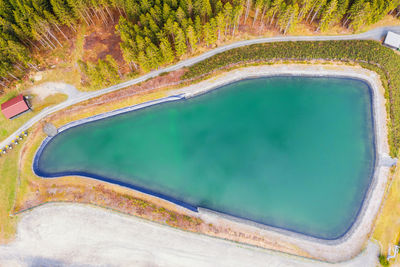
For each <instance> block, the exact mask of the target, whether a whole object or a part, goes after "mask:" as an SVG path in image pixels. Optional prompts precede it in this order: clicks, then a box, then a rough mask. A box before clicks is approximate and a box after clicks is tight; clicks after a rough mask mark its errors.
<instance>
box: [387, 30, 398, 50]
mask: <svg viewBox="0 0 400 267" xmlns="http://www.w3.org/2000/svg"><path fill="white" fill-rule="evenodd" d="M383 44H384V45H387V46H389V47H391V48H395V49H399V48H400V35H399V34H397V33H394V32H388V34H387V35H386V38H385V41H383Z"/></svg>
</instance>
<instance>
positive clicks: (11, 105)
mask: <svg viewBox="0 0 400 267" xmlns="http://www.w3.org/2000/svg"><path fill="white" fill-rule="evenodd" d="M28 109H29V107H28V105H27V104H26V102H25V100H24V97H23V95H18V96H16V97H14V98H12V99H10V100H8V101H7V102H4V103H3V104H1V112H3V114H4V116H6V118H7V119H11V118H12V117H14V116H17V115H18V114H20V113H22V112H24V111H27V110H28Z"/></svg>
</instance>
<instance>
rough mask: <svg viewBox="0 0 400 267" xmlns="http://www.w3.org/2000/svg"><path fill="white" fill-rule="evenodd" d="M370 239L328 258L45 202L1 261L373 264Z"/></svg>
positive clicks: (25, 219)
mask: <svg viewBox="0 0 400 267" xmlns="http://www.w3.org/2000/svg"><path fill="white" fill-rule="evenodd" d="M378 251H379V248H378V246H376V245H375V244H373V243H368V245H367V246H366V249H365V250H364V251H363V252H362V253H361V254H360V255H358V256H357V257H355V258H354V259H352V260H350V261H348V262H342V263H339V264H327V263H323V262H319V261H314V260H309V259H305V258H301V257H296V256H292V255H288V254H283V253H278V252H273V251H270V250H264V249H260V248H256V247H251V246H246V245H242V244H237V243H234V242H229V241H226V240H222V239H216V238H212V237H208V236H205V235H199V234H195V233H190V232H184V231H181V230H178V229H175V228H171V227H168V226H165V225H160V224H157V223H153V222H149V221H145V220H142V219H139V218H136V217H133V216H126V215H123V214H119V213H115V212H110V211H107V210H105V209H101V208H96V207H93V206H88V205H83V204H46V205H44V206H41V207H38V208H35V209H33V210H31V211H29V212H25V213H24V214H22V215H21V221H20V222H19V224H18V234H17V238H16V240H14V241H13V242H11V243H10V244H8V245H3V246H0V266H42V267H46V266H52V267H53V266H77V267H78V266H79V267H81V266H174V267H175V266H193V267H195V266H202V267H203V266H221V267H223V266H227V267H228V266H229V267H234V266H238V267H239V266H240V267H241V266H269V267H274V266H285V267H291V266H299V267H308V266H333V267H336V266H338V267H339V266H343V267H350V266H365V267H369V266H376V265H377V254H378Z"/></svg>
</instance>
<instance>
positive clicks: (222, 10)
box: [0, 0, 400, 83]
mask: <svg viewBox="0 0 400 267" xmlns="http://www.w3.org/2000/svg"><path fill="white" fill-rule="evenodd" d="M387 14H391V15H393V16H396V17H397V16H399V15H400V0H228V1H226V0H223V1H221V0H100V1H97V0H96V1H95V0H0V27H1V32H0V77H1V81H0V83H2V82H3V81H4V80H8V79H12V78H16V77H15V76H14V74H13V73H14V71H15V70H25V69H27V68H29V69H32V68H33V69H35V68H36V66H35V64H34V62H33V61H32V59H31V56H30V54H31V50H32V49H54V48H56V47H57V46H60V45H61V42H62V40H60V39H61V38H66V39H67V38H68V37H67V36H66V33H65V30H66V29H68V30H69V31H72V32H75V31H76V28H77V27H78V26H79V24H81V23H85V24H87V25H91V24H93V23H94V20H97V21H100V22H103V23H107V22H109V21H111V20H112V21H118V24H117V25H116V30H117V32H118V34H119V35H120V37H121V40H122V42H121V44H120V45H121V49H122V52H123V56H124V59H125V61H126V62H127V63H128V64H129V66H130V68H131V69H132V70H138V69H141V70H144V71H148V70H151V69H156V68H158V67H159V66H160V65H163V64H168V63H171V62H173V61H174V60H175V59H177V58H180V57H181V56H183V55H185V54H186V53H191V52H193V51H195V50H196V48H197V47H198V46H199V45H202V46H212V45H213V44H215V42H217V41H218V40H221V39H223V38H224V37H226V36H232V35H235V34H238V28H239V24H241V25H247V26H248V27H247V28H250V29H252V30H262V29H264V28H266V27H268V28H274V29H276V30H278V31H280V32H281V33H282V34H288V33H290V32H291V31H292V30H293V29H294V27H295V26H296V24H298V23H300V22H302V23H309V24H312V25H315V27H316V31H318V32H324V31H327V30H328V29H329V28H330V27H332V26H333V25H338V24H340V25H341V26H343V27H346V28H348V29H351V30H353V31H357V30H359V29H360V28H361V27H363V26H365V25H369V24H372V23H375V22H377V21H379V20H380V19H382V18H383V17H384V16H385V15H387ZM110 60H111V61H110ZM110 60H105V61H103V62H100V63H101V64H102V66H103V67H104V68H103V69H110V66H113V65H115V62H114V61H113V60H112V59H110ZM101 64H99V65H101ZM80 65H81V68H82V69H83V70H86V71H87V72H88V73H90V68H88V66H85V64H82V62H80ZM96 68H97V69H98V68H99V67H98V66H95V67H92V69H96ZM113 72H114V73H115V71H111V74H108V76H109V79H108V80H109V81H112V80H113V79H114V76H115V75H114V73H113Z"/></svg>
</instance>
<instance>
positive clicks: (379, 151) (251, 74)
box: [32, 64, 389, 262]
mask: <svg viewBox="0 0 400 267" xmlns="http://www.w3.org/2000/svg"><path fill="white" fill-rule="evenodd" d="M285 75H293V76H314V77H318V76H324V77H344V78H355V79H359V80H362V81H364V82H367V83H368V85H369V87H370V89H371V91H372V92H371V96H372V99H371V100H372V108H373V115H374V116H373V117H374V130H375V142H376V144H375V145H376V146H375V150H376V166H375V170H374V175H373V178H372V180H371V183H370V186H369V188H368V191H367V194H366V196H365V198H364V200H363V203H362V207H361V209H360V211H359V214H358V215H357V217H356V220H355V222H354V223H353V224H352V226H351V227H350V229H349V231H347V232H346V233H345V234H344V236H343V237H340V238H338V239H334V240H324V239H319V238H315V237H311V236H307V235H304V234H299V233H295V232H292V231H289V230H285V229H282V228H277V227H271V226H267V225H263V224H262V225H260V224H258V223H254V222H252V221H249V220H246V219H240V218H237V217H233V218H232V216H230V215H226V214H223V213H219V212H214V211H209V210H207V209H204V208H201V207H199V213H198V214H194V216H197V217H199V218H200V219H203V220H204V221H205V222H209V221H212V222H213V224H214V223H216V224H223V225H232V224H234V225H236V227H239V228H244V229H246V231H247V232H248V231H250V232H259V235H261V236H264V237H266V238H268V239H270V238H272V239H274V240H276V242H282V241H284V243H290V244H294V245H295V246H297V247H299V248H300V249H302V250H304V251H306V252H307V253H308V254H310V256H311V257H315V258H321V259H324V260H327V261H331V262H337V261H343V260H346V259H349V258H351V257H353V256H355V254H356V253H358V252H359V251H360V250H361V248H362V245H363V243H364V241H366V238H367V235H368V233H369V231H370V229H372V222H373V220H374V218H375V216H376V213H377V211H378V209H379V206H380V202H381V200H382V197H383V193H384V192H382V188H381V187H382V185H383V186H384V185H385V184H386V179H387V173H388V170H389V168H388V167H384V166H380V165H379V163H380V161H381V158H382V157H384V156H385V155H387V154H388V151H389V149H388V145H387V128H386V123H385V122H386V110H385V105H384V103H385V99H384V97H383V92H382V90H383V88H382V87H381V86H380V85H381V83H380V81H379V77H378V75H377V74H376V73H374V72H372V71H368V70H365V69H362V68H359V67H358V68H357V67H349V66H331V65H302V64H290V65H267V66H257V67H245V68H240V69H236V70H233V71H229V72H226V73H223V74H221V75H218V76H217V77H212V78H209V79H207V80H205V81H201V82H199V83H197V84H193V85H190V86H187V87H184V88H181V89H176V90H171V91H170V92H169V94H168V96H167V97H166V98H162V99H157V100H153V101H149V102H150V103H149V102H146V103H143V104H139V105H135V106H131V107H127V108H123V109H119V110H115V111H111V112H107V113H103V114H99V115H95V116H93V117H90V118H87V119H83V120H77V121H73V122H70V123H68V124H66V125H64V126H62V127H60V131H63V130H66V129H68V128H71V127H75V126H77V125H80V124H83V123H87V122H90V121H94V120H98V119H102V118H106V117H110V116H115V115H117V114H121V113H125V112H130V111H132V110H135V109H139V108H144V107H147V106H150V105H154V104H159V103H162V102H166V101H175V100H179V99H182V98H190V97H194V96H196V95H199V94H202V93H206V92H208V91H211V90H214V89H217V88H219V87H221V86H224V85H226V84H229V83H232V82H236V81H238V80H243V79H246V78H258V77H268V76H285ZM182 96H183V97H182ZM163 99H164V100H166V101H162V100H163ZM46 140H47V141H46ZM48 141H49V138H46V139H45V140H44V141H43V142H42V145H41V146H40V147H39V149H38V152H36V154H35V158H34V164H33V165H32V168H33V171H34V173H35V174H37V172H36V170H35V167H34V166H35V162H36V161H37V158H38V155H39V156H40V151H41V149H42V148H43V147H44V145H45V144H46V143H47V142H48ZM68 175H71V174H68ZM57 177H59V176H57ZM85 178H86V176H85ZM106 182H109V181H106ZM377 188H379V189H381V190H380V191H379V190H376V189H377ZM133 189H134V190H137V189H135V188H133ZM138 191H139V192H141V191H140V190H138ZM377 191H379V192H377ZM142 193H143V192H142ZM144 193H146V192H144ZM153 197H157V198H159V196H157V195H155V196H154V195H153ZM161 198H162V197H161ZM162 199H163V200H167V201H169V202H172V203H174V202H173V201H171V200H169V199H165V198H162ZM371 202H374V203H372V204H375V206H373V205H372V204H371ZM377 203H378V204H379V205H376V204H377ZM174 204H178V205H179V203H174ZM371 206H372V207H371ZM366 221H368V222H366ZM260 226H262V227H260ZM361 228H362V229H361ZM360 229H361V230H360ZM354 239H356V240H355V241H357V242H356V243H357V244H356V245H354V244H348V243H349V242H350V243H355V242H353V241H352V240H354ZM360 239H362V240H360ZM321 246H324V248H322V247H321ZM349 246H351V247H350V248H349ZM342 247H346V248H345V249H343V248H342ZM332 250H336V252H333V251H332Z"/></svg>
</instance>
